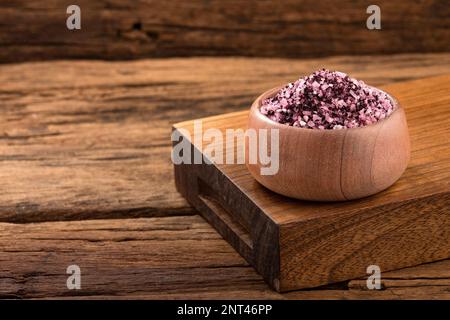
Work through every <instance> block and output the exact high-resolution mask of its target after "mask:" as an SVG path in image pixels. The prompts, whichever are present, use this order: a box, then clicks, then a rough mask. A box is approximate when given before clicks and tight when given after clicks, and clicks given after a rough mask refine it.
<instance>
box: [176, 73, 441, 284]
mask: <svg viewBox="0 0 450 320" xmlns="http://www.w3.org/2000/svg"><path fill="white" fill-rule="evenodd" d="M383 89H384V90H386V91H388V92H389V93H391V94H392V95H393V96H395V97H396V98H397V99H398V100H399V102H400V104H401V105H402V106H403V107H404V109H405V111H406V115H407V120H408V125H409V131H410V135H411V146H412V151H411V161H410V163H409V166H408V168H407V170H406V172H405V173H404V174H403V176H402V177H401V178H400V180H399V181H398V182H397V183H395V184H394V185H393V186H392V187H390V188H389V189H387V190H385V191H383V192H381V193H379V194H377V195H374V196H371V197H368V198H364V199H360V200H354V201H348V202H336V203H318V202H307V201H300V200H294V199H290V198H286V197H284V196H281V195H278V194H275V193H273V192H271V191H269V190H268V189H266V188H264V187H263V186H261V185H260V184H258V183H257V182H256V181H255V180H254V179H253V178H252V177H251V176H250V174H249V173H248V171H247V168H246V167H245V165H243V164H219V163H214V164H206V163H201V164H179V165H175V179H176V185H177V189H178V190H179V192H180V193H181V194H183V196H184V197H186V199H187V200H188V201H189V202H190V203H191V204H192V205H193V206H194V207H195V208H197V210H199V211H200V212H201V214H202V215H203V217H204V218H205V219H206V220H207V221H208V222H209V223H210V224H212V225H213V226H214V227H215V228H216V229H217V231H218V232H219V233H220V234H221V235H222V236H223V237H224V238H225V239H226V240H227V241H228V242H229V243H230V244H231V245H232V246H233V247H234V248H235V249H236V250H237V251H238V252H239V253H240V254H241V255H242V256H243V257H244V258H245V259H246V260H247V261H248V262H249V263H250V264H251V265H253V266H254V267H255V269H256V270H257V271H258V272H259V273H260V274H261V275H262V276H263V277H264V279H265V280H266V281H267V282H268V283H269V285H271V286H272V288H274V289H275V290H277V291H288V290H294V289H300V288H308V287H316V286H320V285H323V284H328V283H333V282H339V281H344V280H348V279H354V278H358V277H365V276H367V275H368V273H367V268H368V266H370V265H377V266H379V267H380V269H381V271H382V272H383V271H388V270H393V269H399V268H403V267H407V266H413V265H418V264H422V263H426V262H431V261H435V260H440V259H445V258H448V257H450V75H446V76H440V77H434V78H427V79H422V80H416V81H411V82H404V83H397V84H393V85H389V86H386V87H383ZM249 107H250V106H248V108H249ZM247 116H248V111H247V110H245V111H242V112H234V113H229V114H224V115H219V116H214V117H208V118H203V119H198V120H202V127H203V132H204V131H205V130H207V129H209V128H215V129H219V130H220V131H221V132H222V133H223V134H224V136H225V130H226V129H239V128H241V129H244V130H245V129H246V123H247ZM193 128H194V120H192V121H186V122H181V123H177V124H175V125H174V126H173V130H174V133H175V134H180V135H181V137H182V138H184V139H186V140H184V141H186V142H188V143H189V144H190V146H191V148H192V157H194V154H195V153H197V155H200V154H201V152H202V151H201V147H200V143H198V141H202V137H203V136H202V135H197V136H194V135H193ZM176 143H177V142H176V141H175V142H174V145H175V144H176ZM210 143H220V141H203V142H202V144H203V147H206V146H208V145H210ZM219 147H220V148H224V149H223V150H224V155H225V152H226V149H225V146H223V145H220V146H219ZM381 277H382V275H381Z"/></svg>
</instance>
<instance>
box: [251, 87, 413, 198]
mask: <svg viewBox="0 0 450 320" xmlns="http://www.w3.org/2000/svg"><path fill="white" fill-rule="evenodd" d="M279 89H280V88H279V87H277V88H274V89H272V90H269V91H267V92H265V93H263V94H262V95H261V96H260V97H258V99H256V100H255V102H254V103H253V105H252V107H251V110H250V115H249V120H248V128H250V129H256V130H259V129H273V128H276V129H279V170H278V172H277V173H276V174H274V175H261V171H260V169H261V167H263V165H261V163H260V162H259V160H258V162H257V163H256V164H254V163H253V164H252V163H249V157H248V151H249V146H248V138H247V143H246V164H247V168H248V170H249V171H250V173H251V174H252V176H253V177H254V178H255V179H256V180H257V181H258V182H260V183H261V184H262V185H264V186H265V187H267V188H268V189H270V190H272V191H274V192H276V193H279V194H282V195H285V196H288V197H293V198H297V199H303V200H315V201H344V200H351V199H357V198H362V197H366V196H370V195H372V194H375V193H377V192H380V191H382V190H384V189H386V188H388V187H389V186H391V185H392V184H394V183H395V182H396V181H397V180H398V179H399V178H400V176H401V175H402V173H403V172H404V171H405V169H406V167H407V164H408V161H409V157H410V142H409V134H408V126H407V123H406V117H405V112H404V111H403V109H402V108H401V106H400V105H399V103H398V101H397V100H396V99H394V98H393V97H392V96H390V95H389V94H388V97H389V98H390V99H392V101H393V103H394V104H395V105H396V109H395V110H394V111H393V112H392V113H391V114H390V115H389V116H388V117H386V118H385V119H383V120H380V121H378V122H377V123H375V124H372V125H368V126H365V127H360V128H351V129H341V130H318V129H304V128H299V127H292V126H288V125H285V124H280V123H277V122H275V121H272V120H270V119H269V118H267V117H266V116H265V115H263V114H261V112H260V107H261V102H262V101H263V100H264V99H266V98H268V97H271V96H273V95H275V94H276V92H278V91H279ZM268 140H269V141H270V139H268ZM257 148H259V143H258V147H257ZM268 149H269V150H270V145H269V147H268ZM258 150H259V149H258ZM253 162H255V161H253Z"/></svg>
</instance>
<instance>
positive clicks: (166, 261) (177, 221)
mask: <svg viewBox="0 0 450 320" xmlns="http://www.w3.org/2000/svg"><path fill="white" fill-rule="evenodd" d="M321 67H327V68H330V69H338V70H342V71H345V72H348V73H350V74H351V75H353V76H355V77H357V78H361V79H363V80H365V81H366V82H368V83H369V84H372V85H381V84H387V83H391V82H396V81H404V80H408V79H415V78H422V77H427V76H433V75H439V74H444V73H449V72H450V54H420V55H419V54H408V55H394V56H370V57H351V56H342V57H334V58H321V59H311V60H301V61H299V60H283V59H260V58H258V59H255V58H185V59H161V60H143V61H134V62H100V61H54V62H42V63H25V64H10V65H0V129H1V130H0V160H1V161H0V179H1V182H2V187H1V192H0V297H3V298H55V297H56V298H61V297H81V298H150V299H161V298H163V299H165V298H170V299H178V298H225V299H226V298H230V299H243V298H247V299H254V298H255V299H258V298H259V299H266V298H268V299H284V298H292V299H362V298H369V299H398V298H427V299H428V298H436V299H450V260H443V261H439V262H435V263H430V264H426V265H420V266H416V267H412V268H407V269H403V270H398V271H393V272H388V273H383V289H382V290H378V291H368V290H367V289H365V288H366V287H365V280H364V279H355V280H352V281H348V282H345V283H339V284H335V285H330V286H327V287H322V288H317V289H312V290H302V291H294V292H289V293H285V294H278V293H276V292H274V291H271V290H270V289H269V288H268V286H267V285H266V284H265V283H264V282H263V280H262V278H261V277H260V276H259V275H258V274H257V273H256V272H255V271H254V270H253V269H252V268H251V267H250V266H248V264H247V263H246V262H245V261H244V259H243V258H241V257H240V256H239V255H238V254H237V253H236V252H235V251H234V250H233V249H232V248H231V247H230V246H229V245H228V244H227V243H226V242H225V241H224V240H223V239H222V238H221V237H220V236H219V235H218V234H217V233H216V232H215V231H214V229H212V228H211V227H210V226H209V225H208V224H207V223H206V222H205V221H204V220H203V219H202V218H200V217H199V216H198V215H197V213H196V212H195V210H194V209H192V208H191V207H190V206H189V205H188V204H187V203H186V201H185V200H184V199H183V198H182V197H181V196H180V195H179V194H178V193H177V192H176V190H175V187H174V183H173V168H172V164H171V162H170V145H171V143H170V132H171V124H172V123H175V122H179V121H183V120H188V119H193V118H200V117H205V116H208V115H214V114H219V113H224V112H230V111H236V110H243V109H245V108H248V107H249V106H250V104H251V102H252V100H253V99H254V98H255V97H256V96H257V95H258V94H259V93H260V92H263V91H264V90H266V89H267V88H271V87H274V86H275V85H279V84H281V83H285V82H287V81H289V80H293V79H296V78H297V77H298V76H300V75H304V74H306V73H309V72H311V71H312V70H314V69H317V68H321ZM72 264H77V265H78V266H80V268H81V275H82V288H81V290H68V289H67V287H66V279H67V277H68V275H67V274H66V268H67V266H68V265H72Z"/></svg>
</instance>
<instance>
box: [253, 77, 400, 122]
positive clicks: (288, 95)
mask: <svg viewBox="0 0 450 320" xmlns="http://www.w3.org/2000/svg"><path fill="white" fill-rule="evenodd" d="M260 110H261V113H262V114H264V115H266V116H267V117H268V118H270V119H271V120H274V121H277V122H279V123H283V124H287V125H291V126H294V125H295V126H300V127H304V128H309V129H343V128H354V127H362V126H365V125H369V124H372V123H375V122H377V121H378V120H381V119H384V118H386V117H387V116H388V115H390V114H391V113H392V112H393V110H394V105H393V103H392V101H391V99H390V98H389V97H388V96H387V95H386V94H385V93H384V92H383V91H380V90H378V89H375V88H372V87H369V86H367V85H366V84H365V83H364V82H362V81H358V80H356V79H352V78H349V77H348V76H347V75H346V74H345V73H342V72H337V71H329V70H325V69H323V70H320V71H316V72H314V73H313V74H311V75H309V76H307V77H304V78H302V79H299V80H297V81H296V82H293V83H290V84H288V85H287V86H286V87H284V88H283V89H281V90H280V91H279V92H278V93H277V94H276V95H275V96H274V97H272V98H269V99H266V100H265V101H263V104H262V106H261V109H260ZM311 116H312V119H311V118H310V117H311ZM303 120H304V121H303Z"/></svg>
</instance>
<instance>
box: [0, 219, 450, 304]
mask: <svg viewBox="0 0 450 320" xmlns="http://www.w3.org/2000/svg"><path fill="white" fill-rule="evenodd" d="M0 230H2V232H1V233H0V297H1V298H37V299H49V298H50V299H51V298H78V299H89V298H98V299H414V298H415V299H420V298H422V299H423V298H425V299H450V284H449V280H450V274H449V270H450V268H449V267H450V261H449V260H445V261H441V262H436V263H433V264H427V265H422V266H418V267H414V268H407V269H403V270H397V271H394V272H386V273H382V279H383V281H382V283H383V289H382V290H379V291H373V290H367V289H366V288H365V287H364V283H365V280H354V281H350V282H349V283H343V284H340V285H339V286H334V287H325V288H318V289H314V290H308V291H294V292H289V293H287V294H279V293H276V292H274V291H272V290H270V288H269V287H268V286H267V285H266V284H265V283H264V281H263V280H262V278H261V277H260V276H259V275H258V274H257V273H256V272H255V271H254V270H253V268H252V267H250V266H249V265H248V264H247V263H246V262H245V260H244V259H242V258H241V257H240V256H239V255H238V254H237V253H236V252H235V250H233V249H232V248H231V247H230V246H229V245H228V244H227V243H226V242H225V241H224V240H223V239H222V238H221V237H220V235H218V234H217V233H216V232H215V231H214V229H212V228H211V227H210V226H209V225H208V224H207V223H206V222H205V221H204V220H203V219H201V218H200V217H199V216H191V217H167V218H160V217H158V218H142V219H128V220H114V219H112V220H95V221H69V222H46V223H34V224H8V223H0ZM70 264H78V265H79V266H80V268H81V275H82V282H81V290H79V291H74V290H68V289H67V287H66V279H67V276H68V275H67V274H66V268H67V266H68V265H70Z"/></svg>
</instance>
